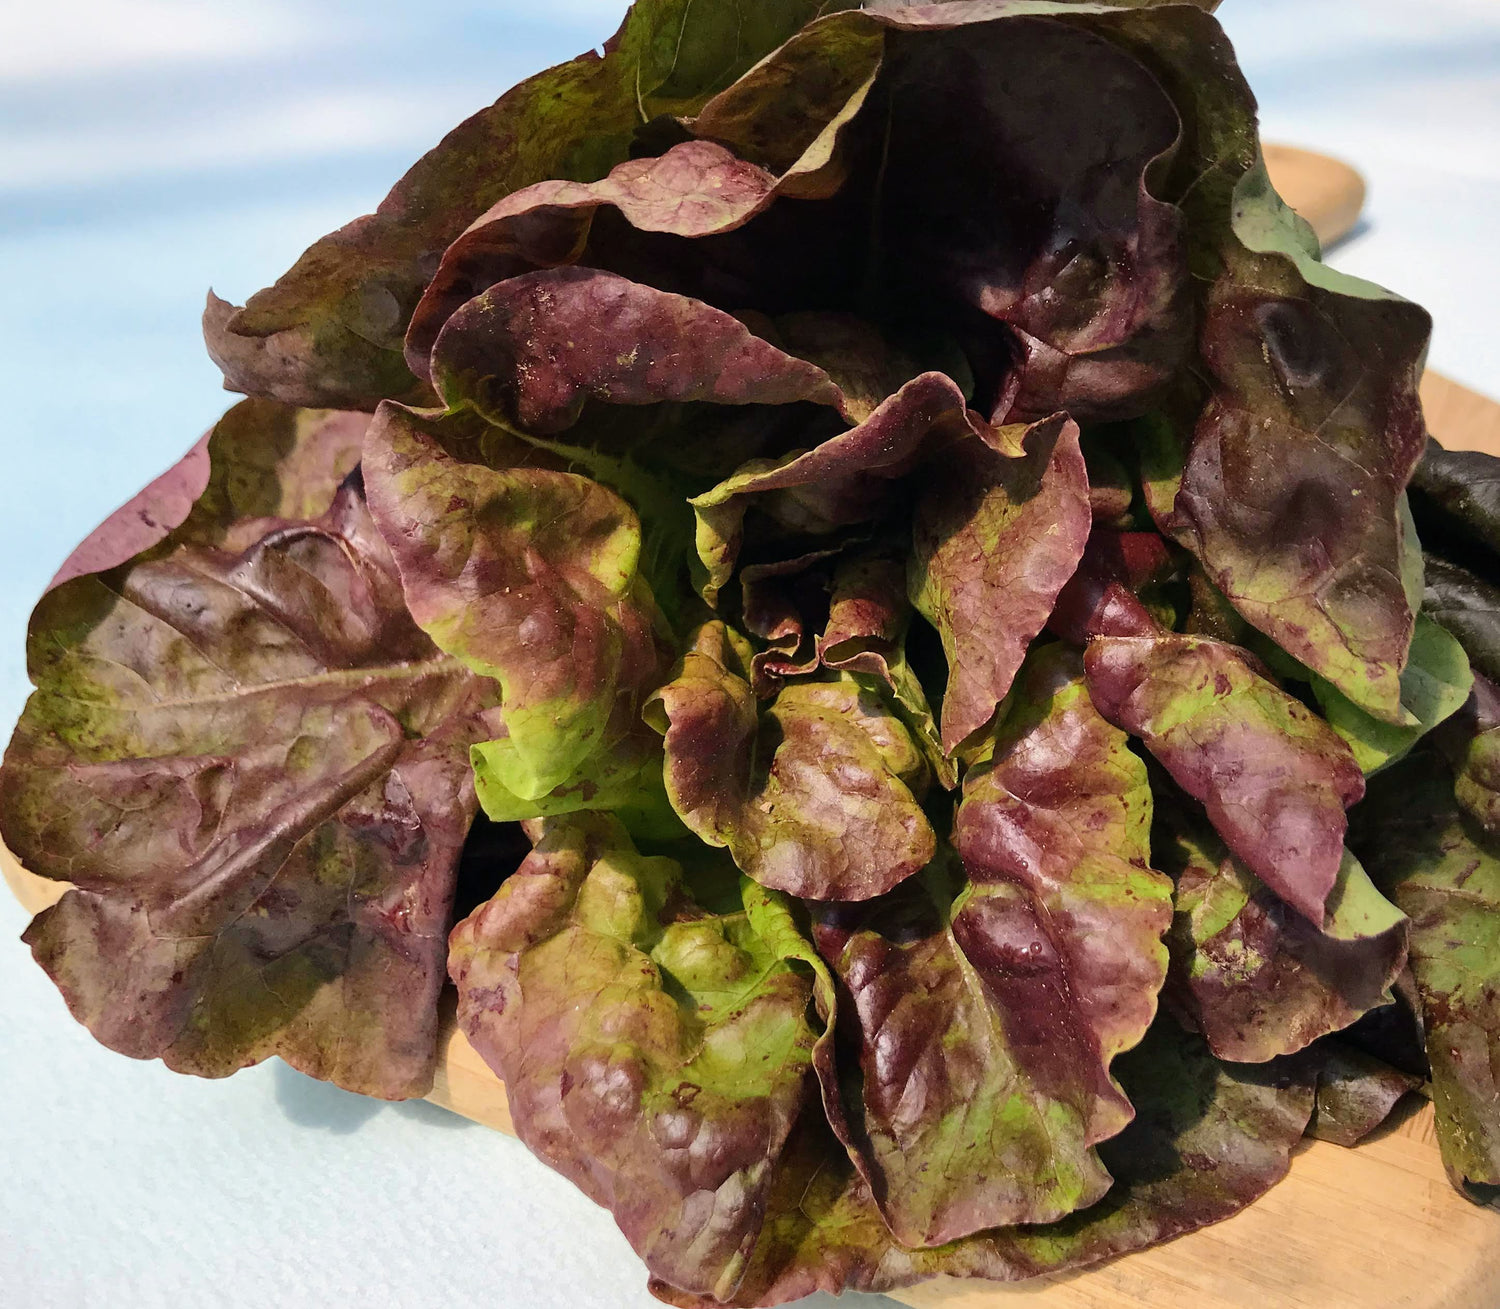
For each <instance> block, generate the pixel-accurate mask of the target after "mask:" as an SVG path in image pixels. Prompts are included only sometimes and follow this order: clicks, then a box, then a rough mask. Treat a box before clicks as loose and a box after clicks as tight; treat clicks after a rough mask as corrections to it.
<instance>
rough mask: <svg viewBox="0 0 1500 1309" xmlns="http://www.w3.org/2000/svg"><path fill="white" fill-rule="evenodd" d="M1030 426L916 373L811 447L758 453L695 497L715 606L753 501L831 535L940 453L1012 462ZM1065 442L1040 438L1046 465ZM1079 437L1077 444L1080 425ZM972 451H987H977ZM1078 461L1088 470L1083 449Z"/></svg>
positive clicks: (940, 379) (796, 526)
mask: <svg viewBox="0 0 1500 1309" xmlns="http://www.w3.org/2000/svg"><path fill="white" fill-rule="evenodd" d="M840 396H841V398H842V393H840ZM1024 431H1025V429H1021V428H999V429H996V428H991V427H990V426H989V425H988V424H987V423H984V421H983V420H982V419H980V418H979V417H978V415H976V414H974V413H973V412H972V411H971V410H969V409H968V407H967V401H966V400H965V398H964V394H963V391H962V390H961V389H960V388H959V386H958V384H957V383H956V382H954V381H953V379H952V378H950V377H948V376H946V375H945V374H943V373H938V372H927V373H922V374H921V375H920V376H917V377H914V378H912V379H911V381H909V382H907V383H906V384H905V385H903V386H902V387H901V388H900V389H899V390H897V391H896V392H894V393H893V394H892V395H891V396H890V397H889V398H888V399H886V400H885V401H883V402H882V403H881V404H880V405H878V406H877V407H876V408H875V409H874V410H873V411H871V412H870V414H869V415H868V416H867V417H866V418H865V419H864V420H863V421H862V422H860V423H859V424H858V425H857V426H854V427H852V428H850V429H849V430H848V431H846V432H840V433H839V434H838V435H836V436H833V437H830V438H829V439H828V440H826V441H824V442H822V443H821V444H820V445H817V446H814V447H813V448H812V449H811V450H805V451H794V452H792V453H790V454H788V455H785V456H782V457H781V458H779V459H758V460H752V461H751V462H749V463H748V464H746V465H745V466H744V467H742V468H740V469H739V470H738V471H736V472H735V473H734V474H733V475H732V476H731V477H728V478H726V479H725V480H724V481H722V482H720V483H719V484H718V485H717V486H714V487H712V488H710V489H709V490H707V491H705V492H703V493H702V494H701V495H698V496H694V497H693V499H692V501H691V503H692V506H693V511H694V513H695V514H696V515H697V520H698V530H697V547H698V557H699V559H700V560H701V562H702V570H703V574H704V580H703V583H702V586H701V587H700V591H701V593H702V595H703V598H704V600H706V601H707V602H708V603H709V604H713V603H714V602H715V601H716V599H717V598H718V594H719V591H720V590H721V589H722V588H723V586H724V584H725V582H727V581H728V579H729V578H730V576H732V574H733V571H734V567H735V564H736V562H737V560H738V558H739V554H740V550H741V546H742V544H743V541H744V535H745V518H746V514H747V512H748V511H749V510H750V509H751V508H752V507H753V508H755V509H757V510H758V511H760V512H761V513H762V514H764V515H766V516H767V517H769V518H770V519H772V520H773V521H774V522H775V523H777V524H778V525H779V526H780V527H781V528H782V530H784V531H786V532H789V533H800V534H807V535H811V536H814V537H817V536H827V535H829V534H831V533H834V532H836V531H838V530H839V529H840V528H845V527H851V526H855V525H860V524H865V523H871V522H875V521H878V520H880V519H882V518H885V517H887V516H890V515H892V514H893V513H895V512H897V511H898V510H899V508H900V506H901V503H902V500H903V496H904V493H905V488H904V486H903V482H904V481H905V479H906V478H907V477H908V476H909V475H910V474H911V472H912V470H913V469H914V468H915V467H916V466H917V464H918V463H919V462H921V461H922V460H923V457H924V455H927V454H929V453H930V452H932V451H940V452H942V453H943V454H944V455H945V456H947V457H962V455H961V454H956V452H958V451H961V450H963V449H964V448H965V447H966V446H967V445H968V444H969V443H970V442H972V444H973V445H975V446H977V447H979V449H980V450H984V451H988V452H989V453H990V454H992V455H994V456H995V458H996V459H997V460H999V461H1001V462H1003V463H1009V462H1012V460H1013V459H1014V457H1015V456H1020V455H1022V454H1023V452H1024V445H1023V441H1024ZM1055 440H1056V437H1055V435H1054V437H1053V438H1052V441H1048V440H1046V438H1045V437H1041V438H1038V444H1039V445H1040V444H1045V445H1046V454H1044V455H1043V456H1042V458H1043V462H1045V460H1046V457H1047V455H1049V454H1050V453H1051V446H1052V443H1053V441H1055ZM1073 440H1074V443H1075V445H1076V440H1077V434H1076V429H1074V436H1073ZM970 458H971V459H973V460H976V461H978V460H983V459H984V456H983V455H982V454H980V453H979V452H978V451H977V450H976V451H975V452H973V453H972V454H971V455H970ZM1017 462H1024V460H1021V461H1017ZM1033 462H1034V460H1033ZM1078 464H1079V468H1080V470H1081V468H1082V456H1079V459H1078ZM1079 475H1080V476H1081V475H1082V474H1081V472H1080V474H1079ZM1017 476H1018V477H1020V478H1021V481H1022V485H1024V486H1026V487H1027V490H1028V492H1029V491H1031V490H1032V489H1033V488H1032V486H1031V484H1030V483H1029V482H1027V481H1026V480H1025V478H1024V476H1023V475H1021V474H1017ZM1032 480H1033V481H1034V480H1035V476H1033V479H1032Z"/></svg>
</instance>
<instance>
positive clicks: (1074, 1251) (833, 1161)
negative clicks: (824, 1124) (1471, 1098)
mask: <svg viewBox="0 0 1500 1309" xmlns="http://www.w3.org/2000/svg"><path fill="white" fill-rule="evenodd" d="M1117 1067H1118V1071H1119V1075H1120V1081H1121V1083H1122V1085H1123V1086H1124V1087H1125V1089H1126V1091H1127V1092H1128V1094H1129V1097H1130V1100H1131V1102H1132V1103H1133V1104H1134V1105H1135V1106H1136V1110H1137V1113H1136V1117H1135V1120H1134V1122H1132V1123H1131V1125H1130V1126H1129V1127H1127V1128H1126V1129H1125V1131H1124V1132H1123V1133H1121V1135H1120V1136H1118V1137H1116V1138H1115V1139H1114V1140H1113V1141H1107V1142H1105V1143H1104V1144H1103V1145H1102V1146H1101V1147H1100V1150H1099V1153H1100V1155H1101V1157H1102V1159H1103V1160H1104V1162H1105V1163H1106V1164H1107V1166H1108V1168H1109V1170H1110V1172H1111V1173H1112V1174H1113V1175H1114V1177H1115V1184H1114V1187H1113V1189H1112V1190H1111V1191H1110V1192H1109V1194H1108V1195H1107V1196H1106V1197H1105V1198H1104V1199H1103V1200H1102V1201H1101V1202H1100V1203H1098V1204H1096V1205H1094V1206H1093V1207H1091V1208H1089V1209H1082V1210H1079V1211H1078V1212H1076V1213H1073V1214H1070V1215H1068V1217H1066V1218H1064V1219H1061V1220H1060V1221H1058V1222H1055V1223H1047V1224H1041V1225H1037V1226H1029V1227H1012V1228H1001V1229H998V1230H996V1231H991V1232H982V1233H978V1234H976V1235H974V1236H971V1237H968V1238H966V1239H965V1240H962V1241H955V1242H953V1243H951V1244H949V1245H944V1246H939V1247H937V1248H934V1249H911V1248H908V1247H903V1246H900V1245H897V1244H896V1243H895V1242H894V1241H893V1240H892V1239H891V1235H890V1232H889V1231H888V1230H887V1229H886V1227H885V1225H884V1224H883V1223H882V1222H881V1221H880V1216H879V1212H878V1210H877V1209H876V1208H875V1205H874V1202H873V1200H872V1199H871V1197H870V1193H869V1190H868V1188H867V1187H866V1186H865V1185H864V1184H863V1182H862V1181H861V1179H860V1178H859V1177H858V1175H857V1174H856V1173H854V1171H853V1169H852V1168H851V1167H850V1166H849V1164H848V1162H847V1160H844V1159H842V1158H841V1152H839V1151H838V1149H837V1146H836V1144H835V1143H834V1142H832V1140H831V1138H829V1137H828V1135H827V1133H826V1131H823V1130H819V1129H817V1128H816V1127H814V1126H812V1125H808V1126H807V1127H806V1128H805V1129H804V1130H801V1131H799V1132H798V1133H797V1134H796V1135H795V1136H794V1137H793V1139H792V1141H791V1142H790V1143H789V1145H788V1148H787V1151H786V1154H785V1155H784V1156H783V1161H782V1165H781V1167H780V1169H778V1172H777V1175H776V1178H775V1180H774V1182H773V1184H772V1188H771V1192H770V1196H769V1200H768V1204H767V1216H766V1221H765V1225H764V1228H763V1229H762V1233H761V1237H760V1240H759V1241H758V1242H757V1244H756V1246H755V1248H754V1251H753V1253H752V1255H751V1258H750V1263H749V1267H748V1270H747V1272H746V1274H745V1277H744V1280H743V1281H742V1282H741V1283H740V1287H739V1291H738V1292H737V1293H736V1295H735V1296H734V1297H733V1298H731V1299H727V1300H718V1301H715V1300H712V1299H709V1298H706V1297H703V1296H701V1295H691V1294H684V1293H682V1292H681V1291H680V1290H677V1289H676V1288H674V1287H672V1286H670V1285H668V1284H666V1283H664V1282H663V1281H661V1280H660V1279H656V1280H653V1282H652V1284H651V1290H652V1292H653V1294H655V1295H656V1296H657V1297H658V1298H659V1299H661V1300H663V1301H665V1302H666V1303H667V1304H671V1305H677V1306H680V1307H681V1309H712V1306H713V1305H714V1304H716V1303H719V1304H728V1305H734V1306H746V1307H747V1309H748V1307H750V1306H770V1305H778V1304H783V1303H786V1302H787V1301H789V1300H795V1299H798V1298H800V1297H802V1296H805V1295H811V1294H813V1293H814V1292H817V1291H826V1292H832V1293H837V1292H839V1291H840V1290H845V1289H847V1290H857V1291H876V1292H879V1291H893V1290H898V1289H899V1288H901V1287H904V1286H910V1285H911V1284H912V1283H914V1282H919V1281H923V1280H925V1279H926V1278H929V1277H934V1276H938V1275H942V1274H946V1275H948V1276H950V1277H962V1278H968V1277H978V1278H987V1279H990V1280H992V1281H1000V1282H1011V1281H1020V1280H1023V1279H1026V1278H1031V1277H1041V1276H1045V1275H1047V1274H1050V1273H1060V1272H1064V1271H1066V1270H1068V1269H1074V1268H1086V1267H1088V1266H1089V1265H1090V1264H1095V1263H1099V1262H1100V1261H1102V1260H1104V1259H1109V1258H1112V1257H1114V1256H1116V1255H1120V1254H1124V1253H1126V1252H1127V1251H1130V1250H1138V1249H1141V1248H1143V1247H1145V1246H1148V1245H1155V1244H1156V1243H1157V1242H1160V1241H1165V1240H1170V1239H1171V1238H1172V1237H1174V1236H1180V1235H1182V1234H1183V1233H1185V1232H1191V1231H1194V1230H1196V1229H1197V1228H1200V1227H1204V1226H1206V1225H1208V1224H1209V1223H1214V1222H1218V1221H1220V1220H1222V1219H1224V1218H1227V1217H1229V1216H1230V1215H1231V1214H1233V1213H1236V1212H1238V1211H1239V1210H1240V1209H1243V1208H1244V1207H1245V1206H1246V1205H1248V1204H1251V1203H1252V1202H1254V1201H1255V1200H1257V1199H1259V1198H1260V1196H1262V1195H1264V1194H1265V1192H1266V1191H1268V1190H1269V1189H1270V1188H1271V1187H1272V1186H1274V1185H1275V1184H1276V1183H1277V1182H1278V1181H1280V1180H1281V1178H1282V1177H1284V1176H1285V1175H1286V1172H1287V1168H1288V1166H1289V1163H1290V1160H1291V1154H1292V1151H1293V1149H1295V1147H1296V1146H1297V1145H1298V1143H1299V1142H1300V1141H1301V1139H1302V1134H1303V1131H1304V1130H1305V1128H1306V1126H1307V1123H1308V1119H1309V1118H1310V1116H1311V1114H1312V1110H1313V1097H1314V1088H1313V1078H1312V1077H1311V1075H1310V1073H1309V1071H1308V1070H1307V1069H1306V1068H1304V1067H1299V1066H1297V1065H1296V1064H1294V1063H1290V1062H1288V1061H1285V1060H1278V1061H1275V1062H1274V1063H1270V1064H1258V1065H1245V1064H1227V1063H1221V1062H1220V1061H1219V1060H1217V1059H1215V1058H1213V1056H1212V1055H1210V1054H1209V1053H1208V1050H1207V1048H1206V1047H1205V1046H1204V1045H1203V1042H1202V1040H1201V1039H1200V1038H1198V1037H1196V1036H1192V1035H1189V1034H1188V1033H1185V1032H1183V1031H1182V1030H1181V1029H1179V1028H1177V1027H1176V1025H1175V1024H1173V1023H1172V1022H1171V1020H1170V1019H1161V1020H1158V1021H1157V1023H1156V1024H1155V1026H1153V1028H1152V1029H1151V1031H1150V1032H1149V1033H1148V1035H1147V1037H1146V1039H1145V1040H1144V1041H1143V1042H1142V1043H1141V1045H1140V1046H1138V1047H1137V1048H1136V1049H1135V1050H1133V1051H1131V1052H1129V1053H1128V1054H1125V1055H1123V1056H1121V1058H1120V1059H1119V1061H1118V1065H1117ZM1210 1161H1211V1165H1212V1166H1209V1164H1210Z"/></svg>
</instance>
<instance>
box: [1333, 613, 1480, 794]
mask: <svg viewBox="0 0 1500 1309" xmlns="http://www.w3.org/2000/svg"><path fill="white" fill-rule="evenodd" d="M1473 685H1474V674H1473V673H1472V672H1471V671H1470V669H1469V660H1468V656H1467V655H1465V654H1464V649H1463V646H1462V645H1460V644H1459V643H1458V641H1456V640H1455V639H1454V638H1453V637H1452V636H1450V635H1449V634H1448V632H1447V630H1446V629H1445V628H1443V627H1441V626H1440V625H1439V624H1437V623H1435V622H1433V620H1432V619H1430V618H1428V617H1427V616H1426V615H1425V614H1418V615H1417V621H1416V627H1415V628H1414V629H1413V632H1412V639H1411V655H1410V657H1409V658H1408V660H1407V663H1406V667H1405V668H1403V669H1402V670H1401V707H1402V709H1403V710H1405V712H1406V715H1407V717H1408V718H1410V719H1412V720H1414V721H1412V722H1411V725H1410V726H1405V727H1396V726H1393V725H1392V724H1390V723H1388V722H1384V721H1383V720H1381V719H1379V718H1375V717H1373V716H1372V715H1370V714H1367V713H1365V711H1364V710H1363V709H1361V708H1360V707H1359V706H1358V705H1357V704H1355V703H1354V702H1353V701H1352V700H1350V699H1349V698H1348V697H1347V696H1345V695H1343V694H1342V693H1341V692H1340V691H1339V690H1338V689H1337V688H1336V687H1334V686H1333V685H1332V684H1330V683H1328V682H1325V681H1324V680H1323V679H1322V678H1321V677H1317V676H1314V677H1313V679H1312V688H1313V694H1314V695H1315V696H1317V698H1318V704H1319V706H1320V707H1321V708H1322V710H1323V716H1324V717H1325V718H1326V719H1327V720H1328V725H1329V726H1330V727H1332V728H1333V730H1334V731H1335V732H1337V733H1338V734H1339V735H1340V736H1342V737H1343V738H1344V740H1345V741H1347V742H1348V744H1349V749H1350V750H1351V751H1352V752H1353V753H1354V758H1355V759H1356V760H1357V761H1358V763H1359V766H1360V767H1361V768H1362V769H1363V770H1364V771H1365V772H1366V773H1373V772H1375V771H1376V770H1377V769H1380V768H1384V767H1385V766H1386V765H1387V764H1389V763H1391V762H1393V761H1394V760H1396V759H1399V758H1401V756H1402V755H1404V754H1406V752H1407V751H1408V750H1410V749H1411V748H1412V747H1413V746H1414V745H1416V743H1417V742H1418V741H1420V740H1421V739H1422V738H1423V737H1424V736H1426V735H1427V733H1428V732H1430V731H1431V730H1432V729H1433V728H1435V727H1436V726H1437V725H1438V724H1439V723H1442V722H1444V721H1445V720H1446V719H1448V718H1450V717H1452V716H1453V715H1454V714H1456V713H1457V712H1458V711H1459V710H1460V709H1462V708H1463V706H1464V702H1465V701H1466V700H1467V699H1468V698H1469V691H1470V689H1471V688H1472V687H1473Z"/></svg>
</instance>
